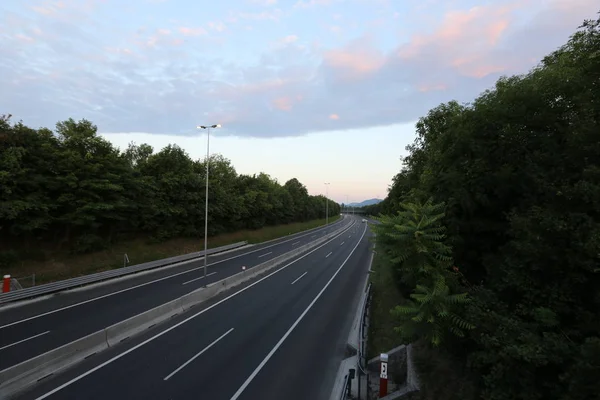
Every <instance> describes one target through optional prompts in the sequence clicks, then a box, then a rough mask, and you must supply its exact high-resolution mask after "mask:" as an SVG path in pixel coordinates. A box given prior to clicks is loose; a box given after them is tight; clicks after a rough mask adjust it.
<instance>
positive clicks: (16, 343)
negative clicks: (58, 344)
mask: <svg viewBox="0 0 600 400" xmlns="http://www.w3.org/2000/svg"><path fill="white" fill-rule="evenodd" d="M46 333H50V331H46V332H42V333H38V334H37V335H34V336H31V337H28V338H27V339H23V340H19V341H18V342H14V343H11V344H8V345H6V346H4V347H0V350H4V349H8V348H9V347H12V346H16V345H18V344H19V343H23V342H26V341H28V340H31V339H35V338H36V337H39V336H42V335H45V334H46Z"/></svg>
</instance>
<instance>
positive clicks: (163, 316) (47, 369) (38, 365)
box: [0, 226, 349, 399]
mask: <svg viewBox="0 0 600 400" xmlns="http://www.w3.org/2000/svg"><path fill="white" fill-rule="evenodd" d="M347 229H349V226H344V227H342V228H340V229H338V230H336V231H334V232H332V233H330V234H328V235H325V236H323V237H321V238H319V239H317V240H315V241H313V242H311V243H309V244H306V245H304V246H301V247H299V248H297V249H294V250H292V251H289V252H287V253H285V254H282V255H280V256H278V257H275V258H273V259H271V260H269V261H266V262H264V263H262V264H259V265H257V266H255V267H253V268H251V269H249V270H246V271H242V272H240V273H238V274H235V275H232V276H229V277H227V278H225V279H222V280H220V281H217V282H214V283H212V284H210V285H207V287H204V288H200V289H198V290H195V291H193V292H191V293H188V294H186V295H184V296H182V297H179V298H177V299H175V300H171V301H169V302H167V303H165V304H162V305H160V306H158V307H155V308H153V309H151V310H148V311H145V312H143V313H140V314H138V315H136V316H134V317H131V318H128V319H126V320H124V321H121V322H118V323H116V324H114V325H111V326H109V327H107V328H104V329H102V330H100V331H98V332H95V333H92V334H90V335H88V336H85V337H83V338H81V339H78V340H75V341H73V342H71V343H68V344H66V345H64V346H61V347H58V348H56V349H54V350H51V351H48V352H46V353H44V354H41V355H39V356H37V357H34V358H31V359H29V360H27V361H24V362H22V363H20V364H17V365H15V366H12V367H9V368H7V369H5V370H2V371H0V398H2V399H4V398H9V397H10V396H14V395H15V394H17V393H18V392H20V391H22V390H24V389H26V388H27V387H29V386H31V385H33V384H35V383H37V381H38V380H40V379H41V378H44V377H45V376H48V375H51V374H53V373H56V372H58V371H61V370H63V369H65V368H67V367H69V366H71V365H73V364H75V363H77V362H80V361H82V360H83V359H85V358H86V357H88V356H90V355H92V354H94V353H97V352H99V351H102V350H104V349H107V348H109V347H113V346H115V345H117V344H119V343H120V342H122V341H123V340H124V339H127V338H128V337H131V336H133V335H136V334H138V333H140V332H142V331H144V330H146V329H148V328H149V327H151V326H154V325H156V324H159V323H161V322H164V321H166V320H168V319H170V318H171V317H173V316H175V315H177V314H180V313H183V312H184V311H186V310H188V309H190V308H191V307H193V306H195V305H198V304H201V303H203V302H204V301H206V300H208V299H210V298H212V297H214V296H216V295H218V294H219V293H222V292H224V291H226V290H229V289H231V288H234V287H235V286H238V285H240V284H242V283H244V282H247V281H249V280H251V279H253V278H255V277H257V276H259V275H261V274H263V273H265V272H267V271H269V270H272V269H273V268H275V267H277V266H279V265H281V264H282V263H284V262H286V261H288V260H291V259H293V258H295V257H297V256H299V255H301V254H302V253H305V252H307V251H309V250H311V249H313V248H315V247H317V246H319V245H321V244H323V243H325V242H326V241H327V240H330V239H331V238H332V237H334V236H337V235H338V234H340V233H341V232H343V231H346V230H347Z"/></svg>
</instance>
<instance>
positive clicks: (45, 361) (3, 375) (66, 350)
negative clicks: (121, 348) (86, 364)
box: [0, 330, 109, 399]
mask: <svg viewBox="0 0 600 400" xmlns="http://www.w3.org/2000/svg"><path fill="white" fill-rule="evenodd" d="M108 347H109V346H108V343H107V341H106V332H105V331H104V330H101V331H98V332H94V333H92V334H90V335H88V336H84V337H82V338H81V339H77V340H75V341H73V342H71V343H67V344H65V345H64V346H61V347H58V348H56V349H54V350H50V351H48V352H46V353H44V354H40V355H39V356H37V357H33V358H30V359H29V360H27V361H23V362H22V363H20V364H17V365H14V366H12V367H10V368H7V369H4V370H2V371H0V398H1V399H7V398H9V396H11V395H14V394H15V393H17V392H18V391H20V390H23V389H25V388H27V387H28V386H31V385H33V384H35V383H37V382H38V381H39V380H40V379H42V378H44V377H46V376H48V375H52V374H54V373H57V372H59V371H61V370H63V369H65V368H67V367H69V366H71V365H73V364H75V363H77V362H79V361H82V360H84V359H85V358H86V357H89V356H91V355H92V354H95V353H98V352H100V351H102V350H105V349H107V348H108Z"/></svg>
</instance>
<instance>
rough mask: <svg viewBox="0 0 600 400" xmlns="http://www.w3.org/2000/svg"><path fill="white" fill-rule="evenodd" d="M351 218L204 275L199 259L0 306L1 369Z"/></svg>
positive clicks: (219, 259) (212, 266)
mask: <svg viewBox="0 0 600 400" xmlns="http://www.w3.org/2000/svg"><path fill="white" fill-rule="evenodd" d="M351 221H352V218H349V217H348V218H344V219H343V220H342V221H341V222H339V223H337V222H336V223H334V224H331V225H330V226H329V227H327V228H321V229H316V230H313V231H310V232H307V233H299V234H296V235H289V236H287V237H285V238H282V239H281V240H277V241H273V242H269V243H267V244H265V245H256V246H252V247H250V248H247V249H243V250H239V251H235V252H230V253H227V254H223V255H220V256H219V255H215V256H213V257H209V265H208V275H207V277H206V278H204V274H203V265H204V264H203V260H202V259H200V260H199V261H194V262H192V263H186V264H183V265H181V266H176V267H169V268H163V269H157V270H154V271H152V272H149V273H144V274H141V275H140V274H136V275H133V276H132V277H131V278H128V279H124V280H116V281H108V282H106V283H104V284H101V285H98V286H94V287H91V288H83V289H76V290H72V291H69V292H63V293H60V294H58V295H54V296H51V297H49V298H47V299H44V300H40V301H34V302H30V303H27V304H24V305H22V306H19V307H15V308H8V309H4V310H2V309H0V370H2V369H5V368H8V367H10V366H12V365H16V364H18V363H20V362H23V361H25V360H27V359H29V358H32V357H35V356H37V355H39V354H42V353H44V352H47V351H49V350H52V349H54V348H56V347H59V346H62V345H64V344H66V343H69V342H71V341H73V340H76V339H78V338H81V337H83V336H85V335H88V334H90V333H93V332H95V331H97V330H100V329H102V328H105V327H107V326H110V325H112V324H115V323H117V322H119V321H122V320H125V319H127V318H130V317H132V316H134V315H137V314H139V313H141V312H143V311H146V310H149V309H151V308H153V307H156V306H159V305H161V304H164V303H166V302H168V301H170V300H173V299H175V298H177V297H180V296H183V295H185V294H187V293H190V292H192V291H193V290H196V289H198V288H200V287H202V286H204V285H206V284H207V283H211V282H215V281H218V280H221V279H224V278H226V277H228V276H231V275H233V274H236V273H238V272H240V271H241V267H242V266H246V268H247V269H251V268H252V267H255V266H256V265H259V264H260V263H263V262H265V261H268V260H269V259H271V258H274V257H277V256H279V255H281V254H284V253H286V252H288V251H290V250H293V249H294V248H297V247H299V246H302V245H304V244H307V243H309V242H310V241H313V240H316V239H317V238H318V237H320V236H322V235H324V234H325V233H327V232H330V231H333V230H335V229H338V228H340V227H341V226H342V225H345V224H349V223H350V222H351Z"/></svg>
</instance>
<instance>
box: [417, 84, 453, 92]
mask: <svg viewBox="0 0 600 400" xmlns="http://www.w3.org/2000/svg"><path fill="white" fill-rule="evenodd" d="M418 89H419V92H423V93H425V92H431V91H436V90H446V89H448V85H446V84H444V83H438V84H433V85H427V84H424V85H419V87H418Z"/></svg>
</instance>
